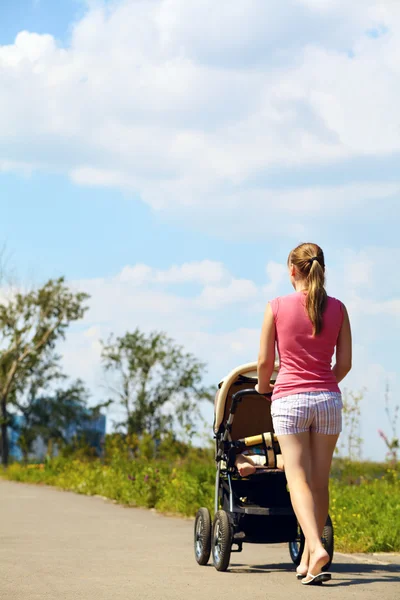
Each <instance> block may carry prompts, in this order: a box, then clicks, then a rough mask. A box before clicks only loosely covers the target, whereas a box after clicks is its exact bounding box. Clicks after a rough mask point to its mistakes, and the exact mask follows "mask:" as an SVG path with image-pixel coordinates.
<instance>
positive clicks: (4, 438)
mask: <svg viewBox="0 0 400 600" xmlns="http://www.w3.org/2000/svg"><path fill="white" fill-rule="evenodd" d="M7 429H8V414H7V403H6V398H2V399H1V461H2V463H3V467H6V466H7V465H8V455H9V447H8V432H7Z"/></svg>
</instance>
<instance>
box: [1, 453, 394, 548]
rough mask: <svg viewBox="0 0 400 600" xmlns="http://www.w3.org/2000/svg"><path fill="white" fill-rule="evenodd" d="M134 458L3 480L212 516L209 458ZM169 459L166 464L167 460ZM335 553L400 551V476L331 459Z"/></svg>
mask: <svg viewBox="0 0 400 600" xmlns="http://www.w3.org/2000/svg"><path fill="white" fill-rule="evenodd" d="M162 454H163V453H162V452H161V456H159V457H158V458H151V457H150V456H148V457H146V456H140V454H139V456H138V455H136V456H135V455H134V457H133V458H132V457H131V456H130V455H129V452H128V451H127V449H126V448H121V446H119V447H117V448H114V449H113V450H112V451H111V452H108V454H107V456H108V460H107V461H106V462H105V463H104V462H102V461H100V460H98V459H92V460H87V459H85V458H83V457H81V458H77V457H76V456H75V457H67V458H54V459H51V460H48V461H46V462H45V464H43V465H33V464H32V465H27V466H24V465H21V464H19V463H15V464H12V465H10V466H9V468H8V469H7V470H6V471H5V472H4V473H3V477H5V478H7V479H10V480H13V481H21V482H28V483H36V484H47V485H52V486H57V487H59V488H61V489H64V490H71V491H74V492H77V493H79V494H87V495H100V496H104V497H106V498H110V499H113V500H115V501H117V502H118V503H121V504H125V505H128V506H142V507H148V508H156V509H157V510H159V511H162V512H168V513H177V514H181V515H186V516H193V515H195V513H196V511H197V509H198V508H199V507H200V506H207V507H208V508H209V509H210V511H211V512H212V507H213V494H214V478H215V467H214V464H213V455H212V452H211V451H207V450H200V449H193V448H191V449H188V448H186V451H182V448H181V452H180V454H178V455H175V456H174V457H173V458H171V455H170V454H169V453H168V452H164V454H165V456H163V455H162ZM166 456H168V458H166ZM330 492H331V508H330V514H331V517H332V520H333V524H334V527H335V546H336V549H337V550H338V551H342V552H399V551H400V519H399V514H400V471H399V468H398V467H397V468H389V467H388V466H387V465H383V464H379V463H349V462H346V461H340V460H336V461H335V462H334V465H333V469H332V478H331V484H330Z"/></svg>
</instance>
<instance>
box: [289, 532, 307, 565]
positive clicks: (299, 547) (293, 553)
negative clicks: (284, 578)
mask: <svg viewBox="0 0 400 600" xmlns="http://www.w3.org/2000/svg"><path fill="white" fill-rule="evenodd" d="M304 542H305V540H304V534H303V532H302V530H301V527H300V525H297V537H296V539H295V540H293V542H289V553H290V558H291V559H292V561H293V562H294V564H295V565H296V567H298V566H299V564H300V561H301V557H302V555H303V551H304Z"/></svg>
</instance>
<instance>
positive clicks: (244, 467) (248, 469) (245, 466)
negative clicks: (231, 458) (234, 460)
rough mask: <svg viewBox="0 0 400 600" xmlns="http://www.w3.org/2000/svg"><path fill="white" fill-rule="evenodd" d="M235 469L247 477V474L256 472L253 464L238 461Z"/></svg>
mask: <svg viewBox="0 0 400 600" xmlns="http://www.w3.org/2000/svg"><path fill="white" fill-rule="evenodd" d="M237 470H238V471H239V475H240V476H241V477H248V476H249V475H253V473H255V472H256V468H255V466H254V465H251V464H250V463H240V464H238V465H237Z"/></svg>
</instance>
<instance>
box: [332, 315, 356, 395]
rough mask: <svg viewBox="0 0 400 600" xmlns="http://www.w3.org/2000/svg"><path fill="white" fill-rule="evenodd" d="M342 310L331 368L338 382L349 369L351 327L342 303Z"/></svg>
mask: <svg viewBox="0 0 400 600" xmlns="http://www.w3.org/2000/svg"><path fill="white" fill-rule="evenodd" d="M343 312H344V315H343V323H342V327H341V328H340V331H339V336H338V341H337V344H336V364H335V366H334V367H333V369H332V371H333V373H334V375H335V377H336V381H337V382H338V383H340V382H341V381H342V379H344V378H345V377H346V375H347V373H348V372H349V371H350V369H351V354H352V349H351V346H352V344H351V327H350V319H349V315H348V312H347V309H346V307H345V305H344V304H343Z"/></svg>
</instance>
